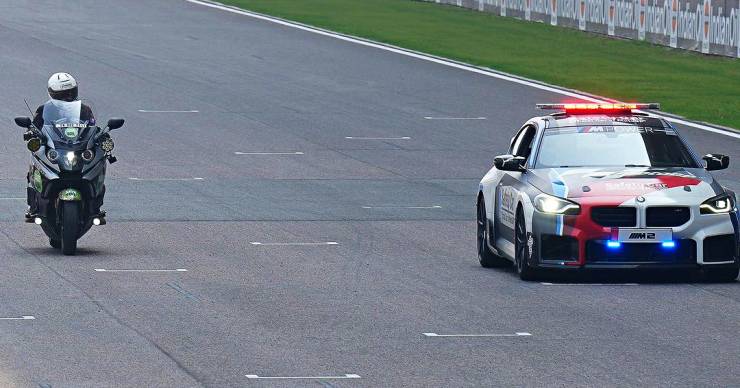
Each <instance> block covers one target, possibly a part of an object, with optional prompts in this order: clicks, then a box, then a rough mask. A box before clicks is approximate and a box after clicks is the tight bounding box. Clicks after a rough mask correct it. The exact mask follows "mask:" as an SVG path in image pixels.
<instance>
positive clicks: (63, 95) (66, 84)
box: [48, 73, 77, 101]
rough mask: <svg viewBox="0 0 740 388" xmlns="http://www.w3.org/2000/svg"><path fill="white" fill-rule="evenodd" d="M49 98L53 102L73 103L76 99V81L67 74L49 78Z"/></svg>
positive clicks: (57, 74) (54, 75)
mask: <svg viewBox="0 0 740 388" xmlns="http://www.w3.org/2000/svg"><path fill="white" fill-rule="evenodd" d="M48 87H49V97H51V98H52V99H53V100H62V101H74V100H76V99H77V81H75V79H74V77H72V76H71V75H69V74H68V73H56V74H53V75H52V76H51V77H49V83H48Z"/></svg>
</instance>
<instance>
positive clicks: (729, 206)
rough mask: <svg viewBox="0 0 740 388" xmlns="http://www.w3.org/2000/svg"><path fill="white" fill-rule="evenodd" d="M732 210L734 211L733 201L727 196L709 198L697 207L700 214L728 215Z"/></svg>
mask: <svg viewBox="0 0 740 388" xmlns="http://www.w3.org/2000/svg"><path fill="white" fill-rule="evenodd" d="M733 209H735V199H734V198H733V197H732V196H731V195H729V194H720V195H718V196H716V197H712V198H709V199H708V200H706V201H704V203H702V204H701V205H699V211H700V213H701V214H722V213H729V212H731V211H732V210H733Z"/></svg>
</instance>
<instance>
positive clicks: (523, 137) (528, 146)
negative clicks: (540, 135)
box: [511, 125, 536, 158]
mask: <svg viewBox="0 0 740 388" xmlns="http://www.w3.org/2000/svg"><path fill="white" fill-rule="evenodd" d="M535 132H536V131H535V129H534V127H532V126H531V125H527V126H526V127H524V128H522V129H521V130H520V131H519V133H518V134H517V136H516V138H515V139H514V143H513V144H512V146H511V154H512V155H514V156H522V157H524V158H529V155H530V154H531V153H532V140H534V135H535Z"/></svg>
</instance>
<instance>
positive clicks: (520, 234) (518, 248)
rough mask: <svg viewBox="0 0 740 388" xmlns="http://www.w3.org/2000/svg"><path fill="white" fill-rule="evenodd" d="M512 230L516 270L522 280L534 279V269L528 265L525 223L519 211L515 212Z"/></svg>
mask: <svg viewBox="0 0 740 388" xmlns="http://www.w3.org/2000/svg"><path fill="white" fill-rule="evenodd" d="M514 231H515V239H514V259H515V260H514V264H515V265H516V272H517V273H518V274H519V278H520V279H522V280H534V279H535V277H536V276H535V275H536V274H535V270H534V268H532V267H530V266H529V244H528V243H529V242H528V237H527V225H526V224H525V222H524V215H523V214H522V212H521V211H519V212H517V216H516V224H515V226H514Z"/></svg>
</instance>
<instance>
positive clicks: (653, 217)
mask: <svg viewBox="0 0 740 388" xmlns="http://www.w3.org/2000/svg"><path fill="white" fill-rule="evenodd" d="M689 218H691V212H690V211H689V208H687V207H678V206H661V207H650V208H648V209H647V211H646V213H645V222H646V224H647V226H648V227H671V226H681V225H683V224H685V223H687V222H689Z"/></svg>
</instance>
